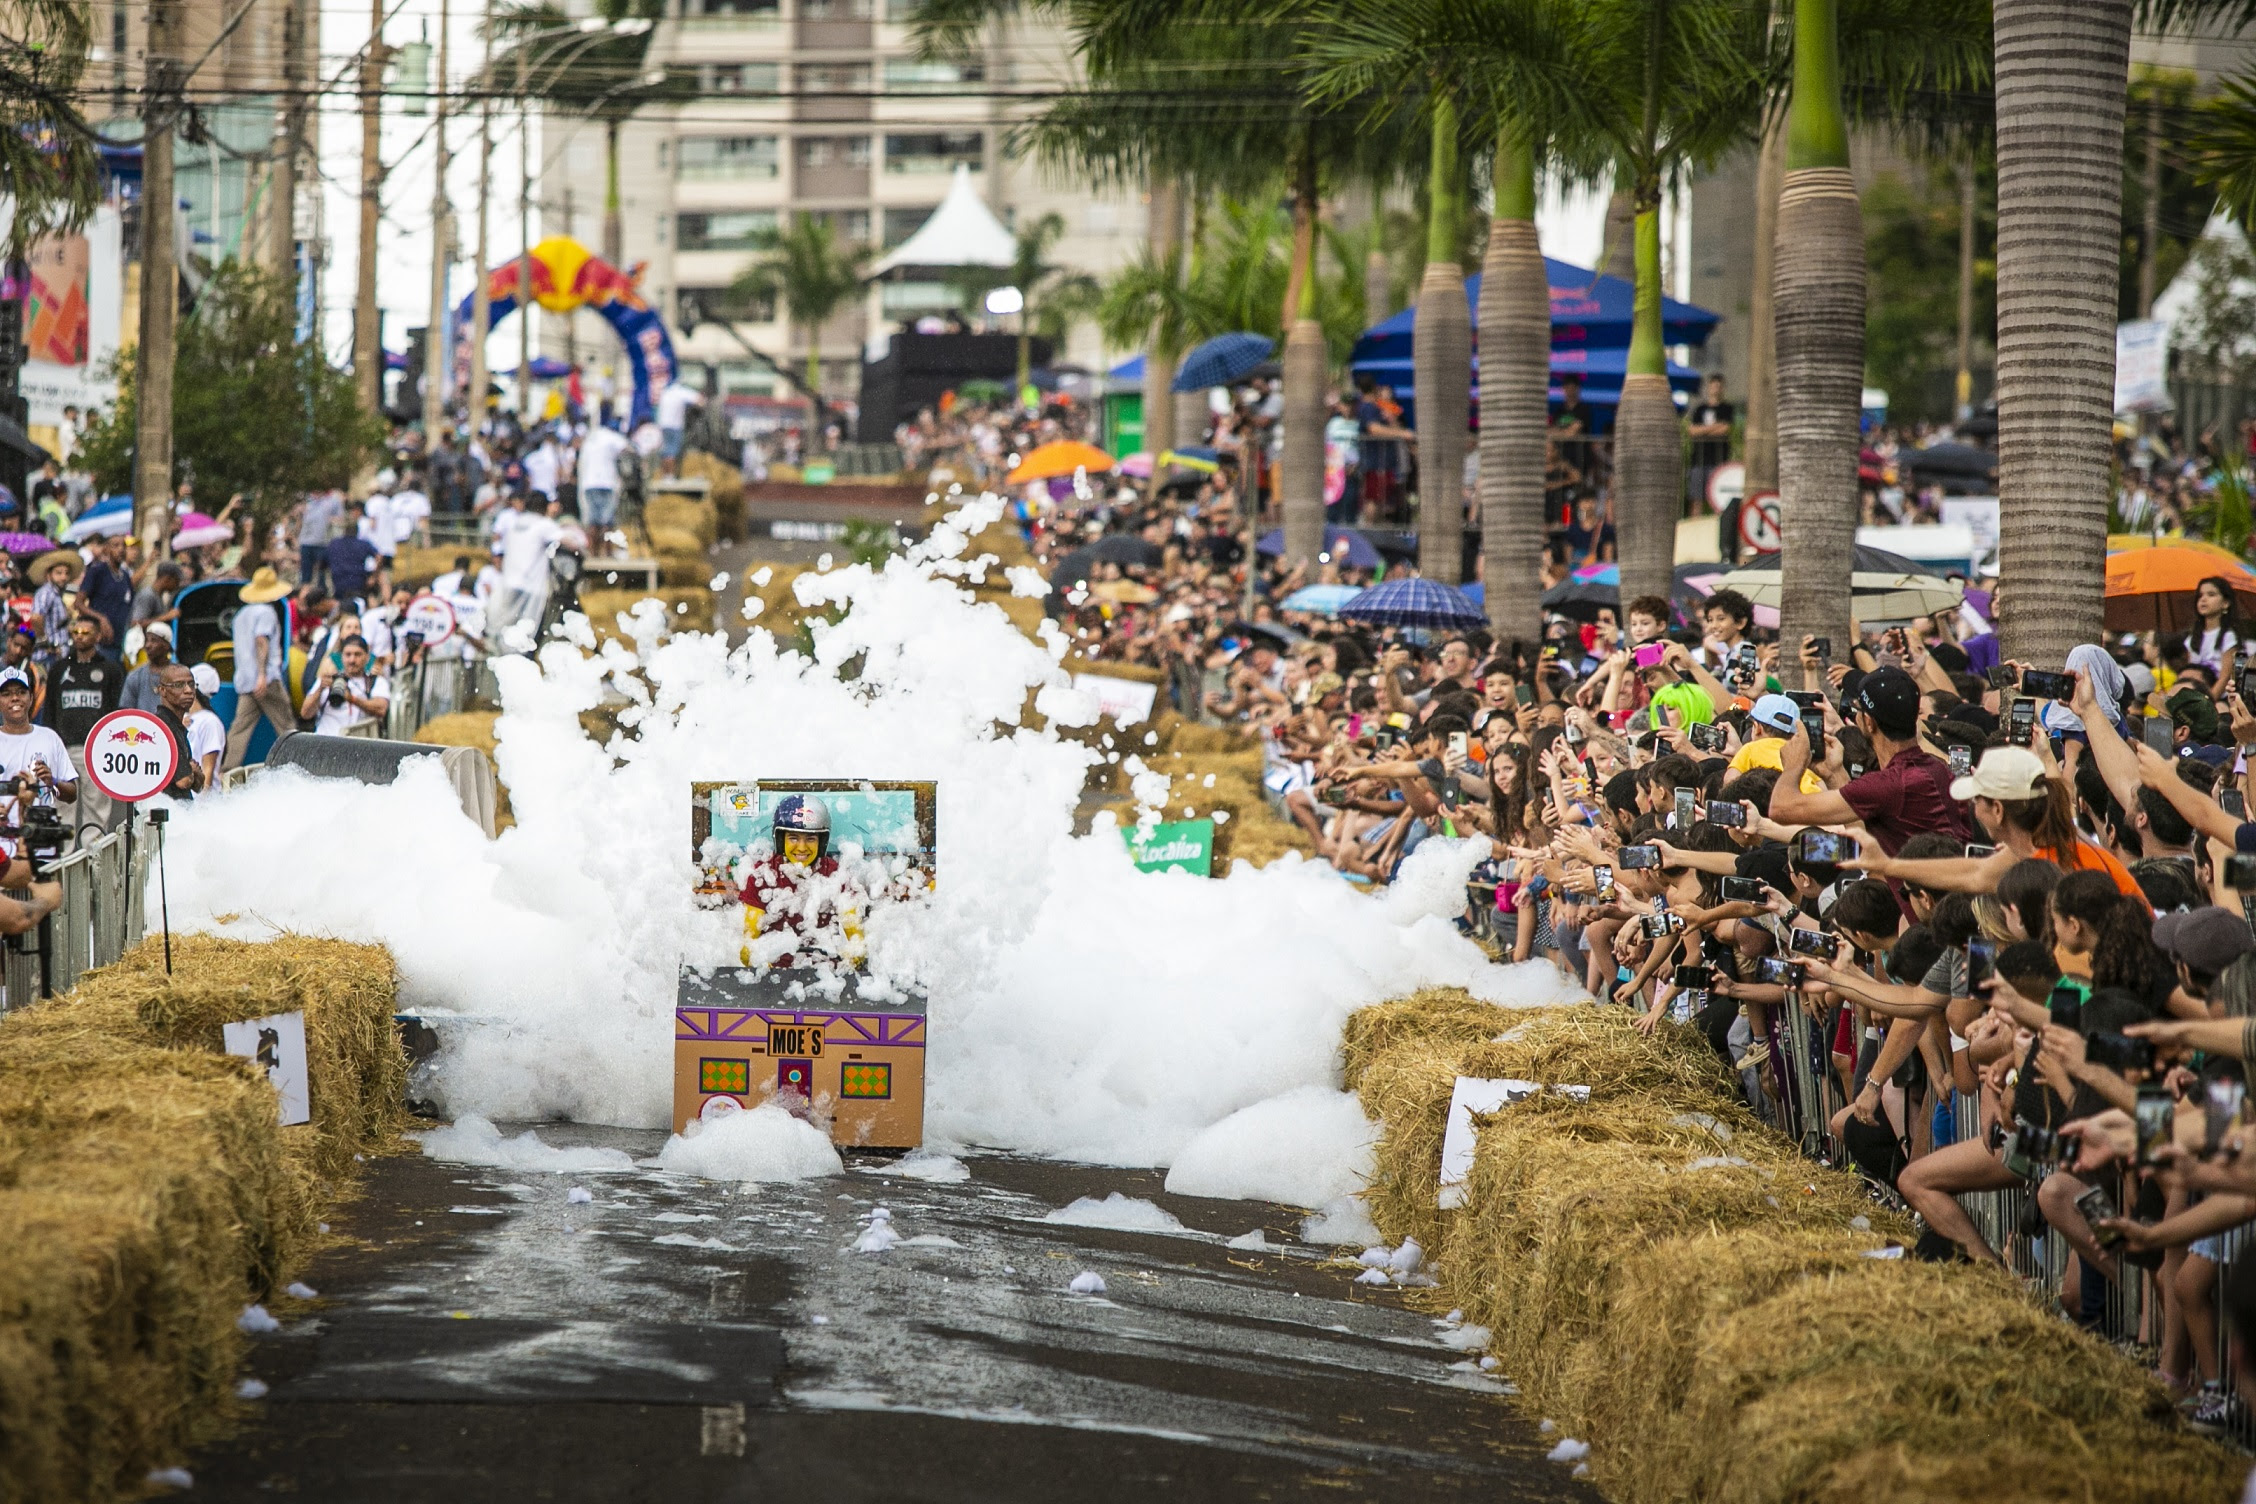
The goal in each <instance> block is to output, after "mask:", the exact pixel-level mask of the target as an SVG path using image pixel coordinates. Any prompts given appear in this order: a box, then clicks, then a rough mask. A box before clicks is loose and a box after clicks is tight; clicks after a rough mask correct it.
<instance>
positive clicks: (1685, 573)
mask: <svg viewBox="0 0 2256 1504" xmlns="http://www.w3.org/2000/svg"><path fill="white" fill-rule="evenodd" d="M1722 573H1723V566H1722V565H1720V564H1679V565H1677V566H1676V569H1675V572H1674V573H1673V574H1672V575H1671V577H1670V580H1669V601H1670V604H1672V605H1673V606H1675V608H1676V611H1677V614H1678V615H1679V616H1681V617H1682V618H1683V619H1684V620H1685V621H1687V622H1692V621H1694V620H1695V619H1696V618H1695V616H1694V613H1695V612H1697V611H1698V610H1699V609H1700V606H1701V604H1702V603H1703V602H1704V601H1705V600H1706V598H1707V597H1708V596H1710V595H1712V594H1714V592H1715V588H1716V583H1717V581H1718V580H1719V579H1720V577H1721V576H1722ZM1583 574H1588V575H1589V576H1590V578H1588V579H1582V578H1579V577H1577V578H1569V579H1565V580H1562V581H1560V582H1559V583H1558V584H1556V585H1553V586H1552V587H1551V588H1550V589H1549V590H1546V591H1544V592H1543V597H1542V605H1543V609H1544V610H1546V611H1554V612H1557V613H1558V614H1559V615H1561V616H1569V617H1573V618H1574V619H1575V620H1576V621H1596V620H1597V619H1598V608H1599V607H1600V606H1604V607H1605V608H1606V609H1607V610H1609V611H1612V612H1614V613H1616V615H1617V617H1618V615H1619V613H1620V611H1621V567H1620V566H1619V565H1616V564H1602V565H1596V566H1586V567H1585V568H1584V569H1581V570H1577V571H1576V575H1577V576H1580V575H1583ZM1765 616H1767V617H1769V620H1768V621H1764V620H1763V618H1764V617H1765ZM1755 621H1756V625H1758V626H1772V627H1775V626H1777V625H1778V613H1777V612H1776V611H1775V610H1773V609H1772V608H1770V607H1768V606H1757V607H1756V608H1755Z"/></svg>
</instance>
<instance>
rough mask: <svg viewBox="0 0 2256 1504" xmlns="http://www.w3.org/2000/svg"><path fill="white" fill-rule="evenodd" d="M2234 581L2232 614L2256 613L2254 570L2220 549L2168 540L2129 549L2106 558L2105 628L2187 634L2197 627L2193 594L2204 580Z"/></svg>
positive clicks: (2121, 630) (2116, 630) (2251, 614)
mask: <svg viewBox="0 0 2256 1504" xmlns="http://www.w3.org/2000/svg"><path fill="white" fill-rule="evenodd" d="M2212 576H2222V577H2223V578H2224V579H2226V580H2229V581H2230V582H2231V583H2232V588H2233V596H2234V608H2233V609H2234V613H2235V614H2236V615H2238V616H2243V617H2248V616H2256V574H2250V573H2249V572H2248V567H2247V566H2246V565H2245V564H2242V563H2241V562H2240V561H2239V560H2237V559H2235V558H2233V557H2231V556H2230V555H2229V554H2225V553H2224V551H2223V550H2222V549H2216V548H2213V547H2212V548H2193V547H2188V546H2184V545H2181V544H2174V543H2165V544H2162V545H2160V546H2159V547H2153V548H2134V549H2127V550H2125V551H2124V552H2122V553H2119V554H2110V555H2109V556H2108V559H2107V630H2108V631H2110V632H2186V631H2191V630H2192V629H2193V626H2194V616H2193V593H2194V591H2195V590H2196V589H2198V588H2199V587H2200V585H2201V582H2202V581H2203V580H2205V579H2209V578H2211V577H2212Z"/></svg>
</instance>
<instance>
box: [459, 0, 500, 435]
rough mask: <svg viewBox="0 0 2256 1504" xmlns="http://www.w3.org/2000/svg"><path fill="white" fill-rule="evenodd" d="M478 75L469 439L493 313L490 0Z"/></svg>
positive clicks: (478, 421)
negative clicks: (489, 268) (489, 280)
mask: <svg viewBox="0 0 2256 1504" xmlns="http://www.w3.org/2000/svg"><path fill="white" fill-rule="evenodd" d="M478 77H479V79H480V81H481V87H480V88H479V90H478V96H479V101H478V254H477V255H476V257H475V258H473V265H472V266H471V268H470V269H471V271H472V273H474V274H475V275H476V277H477V281H476V283H475V284H474V285H473V286H472V288H471V290H470V394H469V402H468V404H467V406H466V409H465V410H466V411H467V412H468V414H469V419H470V436H471V438H472V439H475V438H476V437H477V435H478V431H479V429H480V428H481V427H482V426H483V425H484V423H485V417H486V382H487V380H488V379H489V378H488V376H487V373H486V325H487V323H488V322H489V321H490V320H491V319H492V317H493V302H492V299H491V297H490V296H489V295H488V292H487V288H486V229H487V224H486V221H487V219H488V218H489V215H488V214H487V212H486V202H487V200H488V199H489V198H490V197H491V196H492V193H493V0H486V65H485V67H484V68H483V69H481V70H480V71H479V74H478Z"/></svg>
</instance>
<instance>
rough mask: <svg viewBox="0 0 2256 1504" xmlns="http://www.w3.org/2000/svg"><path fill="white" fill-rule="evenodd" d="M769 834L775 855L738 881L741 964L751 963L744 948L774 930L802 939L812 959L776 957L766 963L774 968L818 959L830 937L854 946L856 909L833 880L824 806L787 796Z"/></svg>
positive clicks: (827, 810) (806, 797)
mask: <svg viewBox="0 0 2256 1504" xmlns="http://www.w3.org/2000/svg"><path fill="white" fill-rule="evenodd" d="M771 828H772V830H773V832H774V835H775V850H774V851H772V852H771V853H769V854H768V855H766V856H763V857H760V858H758V859H756V860H755V861H754V862H753V863H752V864H751V868H750V870H749V871H748V872H747V873H746V874H745V878H744V887H743V891H742V894H741V897H742V898H743V901H744V935H745V941H746V943H745V945H744V947H743V950H742V951H741V953H740V958H741V959H742V961H743V962H744V964H745V965H748V966H749V965H750V964H751V963H752V946H751V943H750V942H751V941H753V940H756V939H758V938H759V937H760V936H762V935H764V934H768V933H770V932H772V931H774V930H777V929H787V930H789V931H791V932H792V933H793V934H794V935H799V936H802V937H804V938H805V939H806V941H807V942H808V944H807V949H808V950H809V951H812V952H814V954H812V955H803V954H790V955H783V956H778V957H776V958H775V960H774V961H773V962H771V963H770V964H771V965H776V966H803V965H807V964H810V963H811V962H813V961H815V960H818V959H821V958H822V956H823V955H824V954H825V953H827V952H828V951H829V950H830V949H831V948H832V947H834V946H836V945H837V944H838V941H837V940H836V939H835V938H833V936H834V934H842V935H843V937H844V939H845V940H846V941H847V942H848V943H849V945H851V944H852V943H853V942H858V941H859V940H860V938H861V928H860V920H861V905H860V904H859V903H858V902H856V901H855V895H853V894H852V893H850V892H848V891H847V888H846V885H845V884H844V883H842V882H841V881H840V880H839V877H838V871H839V868H838V858H837V857H835V856H833V855H831V852H830V806H828V805H826V804H824V803H823V802H822V800H820V799H818V798H816V797H815V796H814V795H812V794H787V795H785V796H784V797H783V798H782V799H781V800H779V801H778V802H777V804H776V807H775V815H774V824H773V826H772V827H771ZM810 910H811V911H812V912H810ZM843 959H846V960H854V959H857V957H856V956H855V955H853V954H851V953H849V954H848V955H846V956H845V957H843Z"/></svg>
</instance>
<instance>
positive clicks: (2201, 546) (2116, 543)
mask: <svg viewBox="0 0 2256 1504" xmlns="http://www.w3.org/2000/svg"><path fill="white" fill-rule="evenodd" d="M2133 548H2190V549H2192V550H2194V551H2195V552H2196V553H2204V554H2209V555H2211V556H2212V557H2214V558H2218V559H2222V560H2224V561H2225V562H2226V563H2227V564H2238V563H2240V555H2238V554H2236V553H2234V552H2233V551H2232V550H2231V549H2229V548H2227V547H2225V546H2224V545H2223V544H2221V543H2211V542H2209V541H2208V540H2207V539H2206V538H2187V537H2183V536H2181V535H2179V534H2176V533H2165V534H2164V535H2163V536H2161V537H2159V538H2156V537H2154V536H2152V535H2151V534H2147V533H2109V534H2108V535H2107V551H2108V552H2109V553H2111V554H2119V553H2122V552H2123V551H2124V550H2126V549H2133Z"/></svg>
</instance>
